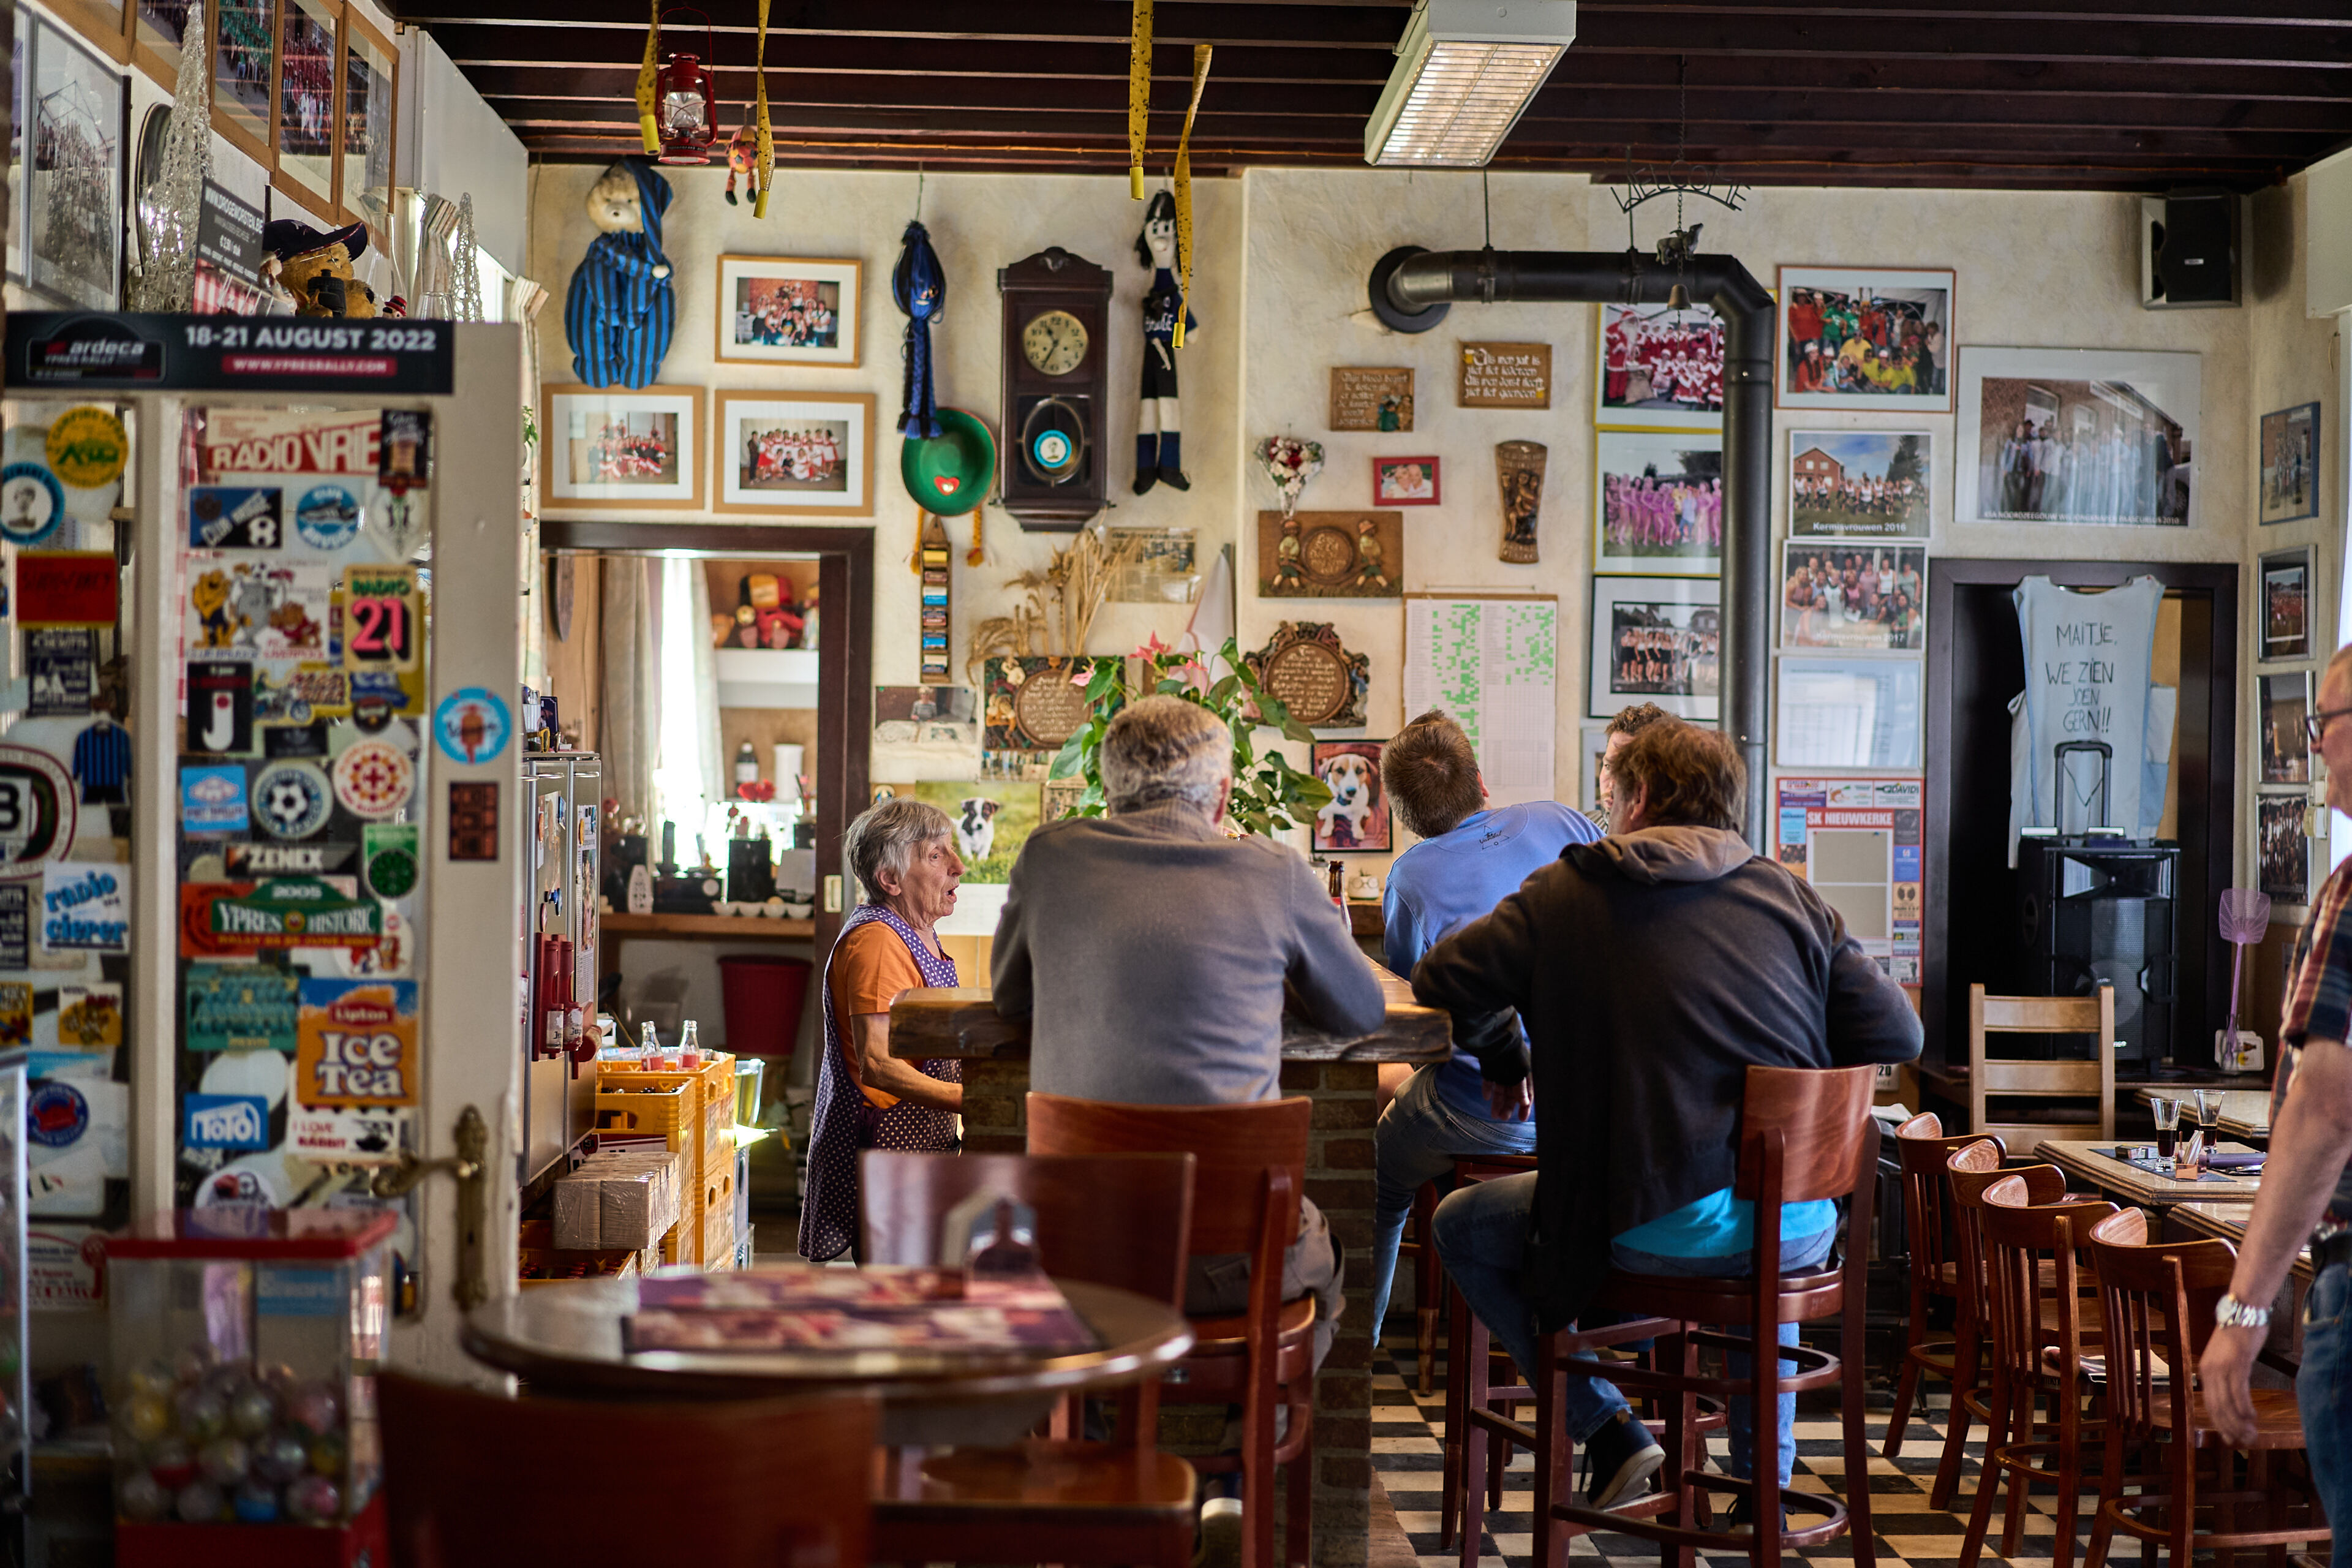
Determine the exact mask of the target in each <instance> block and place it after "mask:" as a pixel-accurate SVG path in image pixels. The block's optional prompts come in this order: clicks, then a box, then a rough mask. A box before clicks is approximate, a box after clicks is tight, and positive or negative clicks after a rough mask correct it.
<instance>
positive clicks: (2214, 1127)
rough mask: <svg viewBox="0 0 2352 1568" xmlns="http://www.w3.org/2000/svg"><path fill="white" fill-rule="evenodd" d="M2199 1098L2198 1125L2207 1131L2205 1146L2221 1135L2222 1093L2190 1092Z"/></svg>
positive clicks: (2200, 1090) (2195, 1090) (2211, 1144)
mask: <svg viewBox="0 0 2352 1568" xmlns="http://www.w3.org/2000/svg"><path fill="white" fill-rule="evenodd" d="M2190 1092H2191V1093H2192V1094H2194V1095H2195V1096H2196V1097H2197V1125H2198V1126H2200V1127H2201V1128H2203V1129H2204V1130H2205V1146H2206V1147H2207V1148H2209V1149H2210V1148H2211V1147H2212V1146H2213V1141H2214V1140H2215V1139H2216V1138H2219V1137H2220V1136H2221V1090H2220V1089H2192V1090H2190Z"/></svg>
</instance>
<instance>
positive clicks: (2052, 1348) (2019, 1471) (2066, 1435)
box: [1960, 1176, 2116, 1568]
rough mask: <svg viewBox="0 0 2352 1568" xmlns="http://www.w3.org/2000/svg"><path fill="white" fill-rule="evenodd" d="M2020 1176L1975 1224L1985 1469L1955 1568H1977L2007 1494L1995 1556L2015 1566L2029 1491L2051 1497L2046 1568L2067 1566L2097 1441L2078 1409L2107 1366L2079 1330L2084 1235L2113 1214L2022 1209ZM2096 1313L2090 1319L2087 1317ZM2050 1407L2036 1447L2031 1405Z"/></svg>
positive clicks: (2004, 1182) (1996, 1189) (2008, 1180)
mask: <svg viewBox="0 0 2352 1568" xmlns="http://www.w3.org/2000/svg"><path fill="white" fill-rule="evenodd" d="M2030 1201H2031V1200H2030V1197H2029V1194H2028V1193H2027V1188H2026V1183H2025V1180H2024V1178H2023V1177H2021V1176H2003V1177H2002V1178H2001V1179H2000V1181H1997V1182H1995V1183H1993V1184H1991V1185H1990V1186H1989V1187H1987V1188H1986V1189H1985V1191H1984V1201H1983V1206H1982V1209H1981V1210H1980V1212H1979V1223H1980V1224H1981V1225H1982V1226H1983V1229H1984V1240H1985V1253H1986V1261H1987V1264H1988V1266H1989V1267H1990V1270H1991V1276H1992V1277H1991V1280H1990V1285H1989V1287H1988V1290H1987V1294H1988V1295H1989V1297H1990V1302H1991V1307H1992V1312H1991V1328H1992V1385H1991V1388H1990V1392H1989V1393H1988V1394H1987V1395H1986V1400H1985V1408H1986V1410H1987V1412H1988V1415H1987V1416H1986V1418H1985V1462H1984V1468H1982V1469H1981V1470H1980V1471H1979V1474H1978V1478H1977V1496H1976V1506H1975V1507H1974V1508H1973V1509H1972V1510H1970V1512H1969V1530H1968V1534H1967V1536H1966V1537H1965V1538H1964V1539H1963V1540H1962V1542H1961V1543H1960V1568H1976V1564H1977V1558H1978V1556H1979V1554H1980V1553H1981V1552H1983V1550H1984V1538H1985V1531H1986V1530H1987V1529H1988V1528H1989V1527H1990V1524H1991V1521H1992V1502H1993V1494H1994V1493H1995V1492H1996V1491H1999V1490H2000V1487H2001V1485H2002V1483H2003V1482H2006V1483H2007V1484H2008V1487H2009V1512H2008V1515H2007V1517H2006V1519H2005V1520H2004V1521H2003V1523H2002V1526H2001V1536H2000V1554H2001V1555H2002V1556H2003V1557H2009V1558H2014V1557H2015V1556H2016V1555H2017V1552H2018V1541H2019V1536H2020V1534H2021V1531H2023V1529H2024V1524H2025V1501H2026V1493H2027V1492H2028V1490H2029V1489H2031V1488H2032V1485H2033V1483H2034V1482H2035V1481H2047V1482H2050V1483H2051V1484H2053V1485H2054V1486H2055V1487H2056V1488H2057V1489H2058V1505H2057V1523H2058V1540H2057V1545H2056V1548H2055V1551H2054V1552H2053V1556H2052V1560H2051V1561H2052V1568H2071V1565H2072V1564H2073V1563H2074V1528H2075V1526H2074V1516H2075V1511H2076V1509H2077V1507H2078V1504H2079V1500H2080V1498H2081V1494H2082V1490H2083V1444H2084V1437H2085V1436H2086V1435H2088V1434H2091V1433H2098V1432H2104V1430H2105V1427H2104V1425H2103V1424H2102V1423H2099V1422H2085V1421H2084V1419H2083V1397H2084V1394H2087V1393H2088V1392H2089V1386H2088V1385H2089V1384H2090V1383H2091V1382H2092V1380H2093V1379H2095V1378H2097V1377H2102V1376H2104V1374H2105V1364H2104V1363H2101V1362H2098V1361H2096V1360H2095V1359H2094V1358H2092V1357H2090V1356H2089V1355H2087V1353H2086V1352H2085V1345H2086V1343H2087V1344H2091V1345H2095V1344H2096V1343H2097V1331H2096V1329H2095V1328H2094V1329H2091V1330H2090V1331H2088V1332H2087V1333H2086V1332H2085V1329H2084V1319H2085V1315H2086V1314H2085V1310H2084V1300H2083V1291H2084V1289H2085V1288H2087V1287H2089V1286H2090V1285H2091V1284H2092V1283H2093V1279H2094V1276H2093V1273H2092V1271H2091V1270H2090V1269H2089V1268H2084V1267H2082V1265H2081V1261H2080V1255H2081V1254H2083V1253H2084V1252H2085V1251H2086V1250H2087V1248H2088V1247H2089V1246H2090V1240H2091V1227H2092V1226H2095V1225H2097V1224H2098V1223H2099V1222H2100V1221H2102V1220H2105V1219H2109V1218H2112V1217H2113V1216H2114V1215H2115V1214H2116V1205H2113V1204H2111V1203H2058V1204H2048V1205H2038V1206H2028V1205H2029V1203H2030ZM2092 1312H2093V1313H2094V1314H2095V1309H2092ZM2043 1396H2046V1397H2047V1398H2048V1399H2049V1401H2050V1404H2051V1415H2052V1420H2051V1423H2050V1425H2051V1426H2052V1428H2053V1436H2051V1437H2049V1438H2036V1437H2035V1436H2034V1435H2033V1433H2034V1426H2035V1423H2034V1419H2033V1405H2034V1401H2035V1399H2036V1398H2037V1397H2043Z"/></svg>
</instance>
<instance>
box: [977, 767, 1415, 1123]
mask: <svg viewBox="0 0 2352 1568" xmlns="http://www.w3.org/2000/svg"><path fill="white" fill-rule="evenodd" d="M991 979H992V982H993V984H994V985H995V988H996V1010H997V1011H998V1012H999V1013H1001V1014H1003V1016H1006V1017H1008V1018H1017V1017H1021V1016H1031V1018H1032V1020H1033V1021H1032V1024H1031V1028H1030V1055H1029V1084H1030V1087H1031V1088H1033V1089H1039V1090H1042V1091H1043V1092H1045V1093H1047V1094H1066V1095H1070V1096H1073V1097H1075V1098H1076V1099H1080V1100H1111V1101H1116V1102H1119V1103H1123V1104H1129V1105H1234V1104H1244V1103H1247V1102H1249V1101H1253V1100H1272V1099H1275V1098H1276V1096H1278V1095H1279V1094H1280V1093H1281V1092H1282V1091H1281V1086H1280V1082H1279V1077H1280V1072H1281V1068H1282V1008H1283V986H1284V983H1285V982H1288V983H1289V985H1290V986H1291V988H1292V990H1293V991H1294V992H1295V993H1296V994H1297V998H1298V1002H1299V1005H1300V1009H1301V1011H1302V1012H1303V1013H1304V1014H1305V1016H1307V1019H1308V1020H1309V1021H1311V1022H1312V1023H1314V1024H1315V1025H1317V1026H1319V1027H1322V1028H1325V1029H1328V1030H1330V1031H1331V1032H1333V1033H1334V1034H1342V1035H1360V1034H1369V1033H1370V1031H1371V1030H1373V1029H1374V1028H1377V1027H1378V1026H1380V1024H1381V1019H1382V1018H1383V1017H1384V1016H1386V1012H1385V1007H1384V1005H1383V1004H1382V1002H1381V990H1380V983H1379V981H1378V980H1377V979H1376V978H1375V977H1374V975H1373V973H1372V969H1371V965H1370V963H1367V962H1366V961H1365V959H1364V956H1363V954H1362V953H1361V952H1360V951H1359V950H1358V949H1357V947H1356V943H1355V940H1354V938H1353V937H1351V936H1350V935H1349V930H1348V921H1347V917H1346V916H1344V915H1342V914H1341V913H1340V912H1339V910H1337V909H1336V908H1334V907H1333V905H1332V903H1331V900H1330V897H1329V895H1328V893H1326V892H1325V891H1324V890H1323V889H1322V888H1321V887H1320V886H1318V884H1317V882H1316V879H1315V873H1314V871H1313V870H1312V869H1311V868H1309V867H1308V866H1307V862H1306V860H1305V859H1304V858H1302V857H1301V856H1300V855H1299V854H1298V852H1297V850H1295V849H1292V848H1290V847H1288V846H1286V845H1282V844H1277V843H1275V842H1274V841H1272V840H1271V839H1265V838H1227V837H1224V835H1223V833H1222V832H1221V831H1219V830H1218V829H1217V828H1216V827H1215V826H1213V825H1212V824H1211V823H1210V822H1209V821H1208V819H1207V818H1206V817H1204V816H1202V815H1201V814H1200V813H1199V812H1197V811H1195V810H1193V809H1192V807H1191V806H1189V805H1183V804H1181V803H1180V802H1164V803H1161V804H1160V805H1153V806H1150V807H1148V808H1146V809H1144V810H1141V811H1133V812H1128V813H1125V814H1123V815H1121V816H1110V817H1092V818H1079V817H1074V818H1069V819H1066V820H1065V821H1062V822H1057V823H1055V824H1054V825H1052V826H1048V827H1041V828H1039V829H1038V830H1037V831H1036V832H1034V833H1033V834H1031V835H1030V836H1029V840H1028V842H1027V843H1026V844H1025V845H1024V846H1023V847H1022V850H1021V858H1019V859H1018V860H1017V861H1015V862H1014V863H1013V885H1012V888H1011V889H1010V891H1009V894H1008V896H1007V898H1006V900H1005V903H1004V915H1003V920H1002V921H999V922H998V924H997V928H996V952H995V958H994V962H993V963H992V973H991Z"/></svg>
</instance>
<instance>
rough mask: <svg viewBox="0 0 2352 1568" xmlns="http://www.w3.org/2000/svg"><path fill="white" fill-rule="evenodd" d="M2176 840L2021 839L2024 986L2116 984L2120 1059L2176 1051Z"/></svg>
mask: <svg viewBox="0 0 2352 1568" xmlns="http://www.w3.org/2000/svg"><path fill="white" fill-rule="evenodd" d="M2179 875H2180V850H2179V847H2178V846H2175V845H2170V844H2162V845H2152V844H2131V843H2125V842H2108V841H2096V840H2094V841H2090V842H2085V841H2084V840H2080V839H2076V840H2065V841H2062V840H2057V839H2053V838H2047V837H2030V838H2026V839H2024V840H2022V841H2021V842H2020V844H2019V845H2018V847H2017V881H2018V893H2019V898H2020V900H2021V909H2020V910H2019V920H2018V935H2019V937H2020V939H2021V941H2020V943H2019V948H2020V951H2019V953H2018V959H2019V966H2018V967H2019V973H2018V978H2017V981H2016V984H2018V985H2019V989H2020V992H2021V994H2025V995H2032V996H2088V995H2090V994H2093V993H2094V992H2095V990H2096V989H2097V987H2098V984H2099V983H2100V982H2101V981H2105V982H2106V983H2107V984H2110V985H2113V986H2114V987H2115V988H2116V1060H2117V1061H2128V1062H2147V1063H2157V1062H2162V1061H2164V1060H2166V1059H2167V1058H2169V1057H2170V1056H2171V1054H2172V1047H2173V1041H2174V1038H2175V1037H2176V1035H2177V1033H2178V1031H2177V1029H2176V1027H2175V1025H2176V1023H2177V1018H2176V1014H2177V1012H2178V1009H2179V998H2178V995H2177V994H2176V991H2175V987H2174V984H2173V971H2174V966H2175V960H2176V959H2177V958H2178V956H2179V946H2178V942H2177V938H2176V935H2175V926H2174V906H2173V900H2174V897H2175V889H2177V888H2178V887H2179Z"/></svg>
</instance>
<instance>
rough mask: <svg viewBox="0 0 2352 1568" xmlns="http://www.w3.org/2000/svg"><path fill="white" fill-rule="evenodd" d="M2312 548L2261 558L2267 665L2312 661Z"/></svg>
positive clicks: (2274, 551) (2263, 652)
mask: <svg viewBox="0 0 2352 1568" xmlns="http://www.w3.org/2000/svg"><path fill="white" fill-rule="evenodd" d="M2312 555H2313V551H2312V548H2311V546H2310V545H2308V544H2302V545H2297V546H2296V547H2295V548H2294V549H2292V550H2273V551H2270V552H2266V553H2265V554H2264V555H2263V558H2262V588H2263V600H2262V615H2263V623H2262V639H2263V640H2262V650H2261V652H2260V654H2259V655H2257V657H2258V658H2261V659H2262V660H2263V662H2264V663H2265V664H2268V663H2273V662H2275V661H2278V660H2282V659H2296V658H2310V657H2311V582H2312V569H2313V568H2312Z"/></svg>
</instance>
